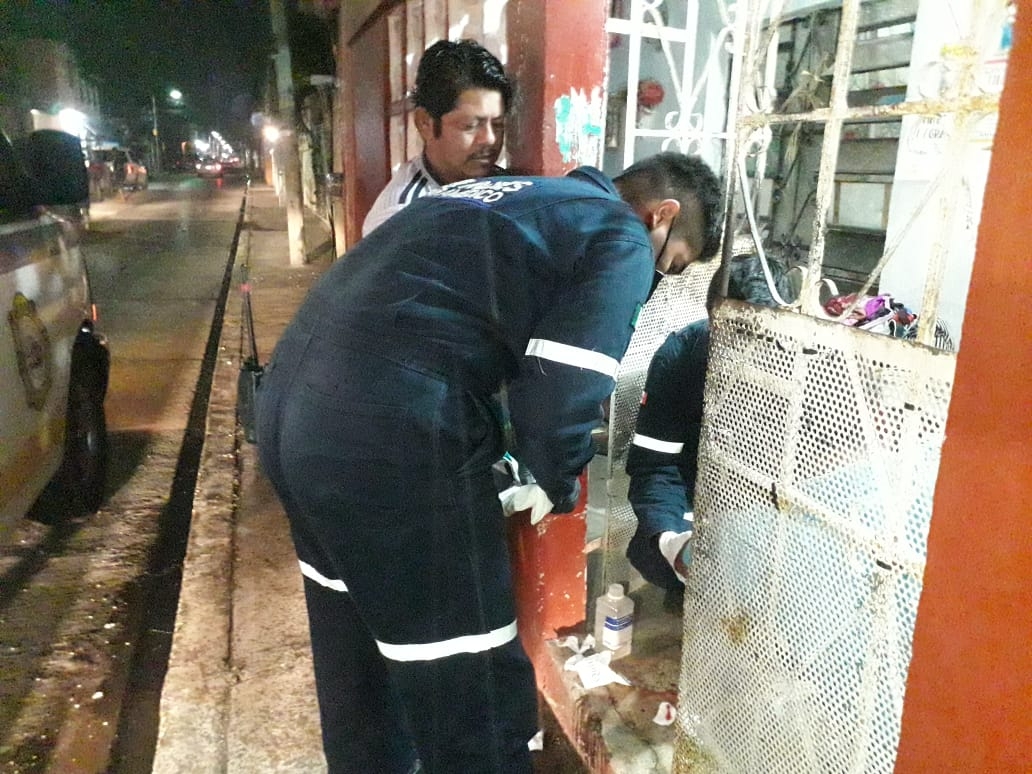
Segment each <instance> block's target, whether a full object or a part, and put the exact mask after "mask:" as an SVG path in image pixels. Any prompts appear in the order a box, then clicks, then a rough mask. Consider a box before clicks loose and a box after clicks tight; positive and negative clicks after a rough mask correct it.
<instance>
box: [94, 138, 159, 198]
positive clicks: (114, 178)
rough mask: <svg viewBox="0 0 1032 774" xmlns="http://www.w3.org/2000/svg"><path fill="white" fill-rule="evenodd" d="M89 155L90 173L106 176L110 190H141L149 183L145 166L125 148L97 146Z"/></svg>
mask: <svg viewBox="0 0 1032 774" xmlns="http://www.w3.org/2000/svg"><path fill="white" fill-rule="evenodd" d="M90 155H91V158H90V162H91V173H92V174H99V175H100V176H101V177H102V178H104V177H106V179H107V187H109V188H110V189H111V190H116V191H117V190H119V189H121V190H130V191H142V190H144V189H146V188H147V186H148V184H149V183H150V178H149V176H148V174H147V167H146V166H145V165H144V164H142V163H140V161H139V160H138V159H137V158H136V157H135V156H134V155H133V152H132V151H130V150H128V149H126V148H98V149H96V150H94V151H93V152H92V153H91V154H90ZM101 167H103V169H101ZM94 168H96V169H97V170H98V171H97V172H96V173H94V172H93V169H94Z"/></svg>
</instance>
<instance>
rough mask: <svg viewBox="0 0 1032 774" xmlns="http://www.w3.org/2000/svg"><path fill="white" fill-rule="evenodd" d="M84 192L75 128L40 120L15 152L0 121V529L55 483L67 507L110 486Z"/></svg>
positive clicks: (88, 505)
mask: <svg viewBox="0 0 1032 774" xmlns="http://www.w3.org/2000/svg"><path fill="white" fill-rule="evenodd" d="M88 198H89V183H88V179H87V174H86V165H85V160H84V157H83V154H82V150H81V147H80V145H79V140H78V138H76V137H73V136H72V135H69V134H65V133H64V132H58V131H54V130H41V131H37V132H34V133H33V134H32V135H30V136H29V137H27V138H25V139H24V141H22V142H19V143H18V146H17V152H16V151H15V148H14V147H12V145H11V143H10V142H9V141H8V139H7V137H6V135H4V134H3V131H2V127H0V535H2V534H3V533H4V532H6V531H7V529H8V528H9V527H10V526H11V525H12V524H13V523H14V522H15V521H17V520H18V519H20V518H22V517H23V516H24V515H25V514H26V513H27V512H28V511H29V509H30V508H31V506H32V505H33V503H34V502H35V501H36V500H37V498H38V497H39V495H40V494H41V492H43V490H44V489H45V488H46V487H47V486H48V484H50V485H51V486H53V487H55V488H56V489H57V491H58V492H59V493H60V497H56V498H54V500H55V503H59V504H61V505H62V511H63V513H61V514H58V515H61V516H66V515H69V513H74V514H76V515H78V514H82V513H85V512H92V511H94V510H96V509H97V508H98V507H99V505H100V502H101V499H102V497H103V494H104V479H105V472H106V467H107V435H106V424H105V418H104V396H105V394H106V392H107V383H108V369H109V362H110V361H109V355H108V349H107V345H106V342H105V340H104V338H103V337H102V336H101V335H100V334H98V333H97V331H95V330H94V322H95V314H94V307H93V304H92V299H91V297H90V288H89V281H88V278H87V274H86V266H85V264H84V262H83V257H82V254H81V252H80V249H79V248H80V245H79V242H80V237H81V235H82V233H83V229H82V224H81V223H78V222H76V214H77V213H79V212H80V211H81V210H80V208H81V207H82V205H83V203H84V202H86V201H87V200H88ZM47 515H48V516H52V515H54V514H47Z"/></svg>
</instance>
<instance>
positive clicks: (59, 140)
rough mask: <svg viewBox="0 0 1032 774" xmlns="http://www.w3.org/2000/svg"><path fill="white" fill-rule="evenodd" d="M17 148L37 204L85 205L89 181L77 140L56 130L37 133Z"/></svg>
mask: <svg viewBox="0 0 1032 774" xmlns="http://www.w3.org/2000/svg"><path fill="white" fill-rule="evenodd" d="M19 145H20V147H19V151H20V156H21V158H22V161H23V163H24V164H25V166H26V167H27V169H28V171H29V173H30V174H31V175H32V177H33V182H34V184H35V189H36V191H37V194H38V199H39V203H40V204H46V205H55V204H71V205H78V204H83V203H84V202H87V201H89V198H90V181H89V176H88V175H87V173H86V159H85V157H84V156H83V153H82V145H81V144H80V143H79V138H78V137H76V136H74V135H71V134H68V133H67V132H61V131H58V130H56V129H39V130H37V131H35V132H33V133H32V134H30V135H29V136H28V138H27V139H26V140H25V141H24V142H23V143H20V144H19Z"/></svg>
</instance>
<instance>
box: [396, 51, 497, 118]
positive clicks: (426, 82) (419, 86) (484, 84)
mask: <svg viewBox="0 0 1032 774" xmlns="http://www.w3.org/2000/svg"><path fill="white" fill-rule="evenodd" d="M467 89H490V90H492V91H497V92H499V93H500V94H501V95H502V107H503V109H504V110H505V111H506V112H508V110H509V103H510V101H511V100H512V83H511V82H510V81H509V78H508V76H507V75H506V74H505V69H504V68H503V67H502V63H501V62H499V61H498V59H497V57H495V55H494V54H492V53H491V52H490V51H488V50H487V49H486V48H484V47H483V46H482V45H480V44H479V43H477V42H476V41H475V40H439V41H437V42H436V43H434V44H433V45H432V46H430V48H428V49H427V50H426V51H424V52H423V57H422V59H420V60H419V68H418V70H417V71H416V87H415V89H414V91H413V92H412V101H413V102H414V103H415V105H416V107H421V108H424V109H425V110H426V112H428V113H429V114H430V115H431V116H433V117H434V118H435V119H439V118H440V117H441V116H443V115H444V114H445V113H448V112H450V111H452V110H454V109H455V105H456V103H457V102H458V101H459V95H460V94H461V93H462V92H464V91H466V90H467Z"/></svg>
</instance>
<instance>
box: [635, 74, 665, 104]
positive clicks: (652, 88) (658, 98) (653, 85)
mask: <svg viewBox="0 0 1032 774" xmlns="http://www.w3.org/2000/svg"><path fill="white" fill-rule="evenodd" d="M663 97H664V93H663V87H662V86H661V85H660V84H659V81H656V80H653V79H652V78H648V79H646V80H644V81H638V105H639V106H640V107H643V108H645V109H646V110H651V109H652V108H654V107H655V106H656V105H658V104H659V103H660V102H662V101H663Z"/></svg>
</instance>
